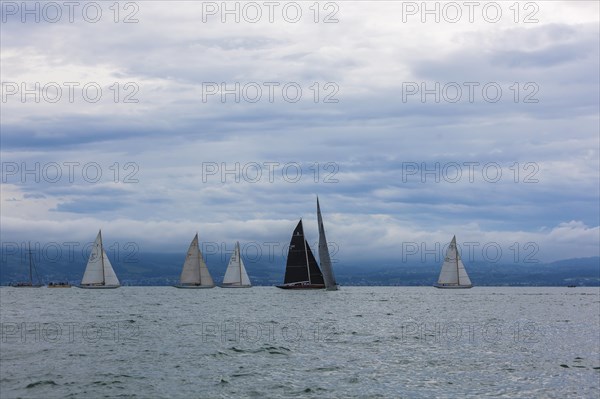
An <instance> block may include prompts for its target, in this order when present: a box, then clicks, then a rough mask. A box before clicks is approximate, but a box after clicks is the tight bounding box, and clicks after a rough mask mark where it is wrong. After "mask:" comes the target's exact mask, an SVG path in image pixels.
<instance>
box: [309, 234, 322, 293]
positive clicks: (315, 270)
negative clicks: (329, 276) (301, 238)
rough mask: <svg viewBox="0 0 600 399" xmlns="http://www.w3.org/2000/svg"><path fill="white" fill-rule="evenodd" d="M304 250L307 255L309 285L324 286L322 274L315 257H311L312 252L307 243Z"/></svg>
mask: <svg viewBox="0 0 600 399" xmlns="http://www.w3.org/2000/svg"><path fill="white" fill-rule="evenodd" d="M305 242H306V241H305ZM306 250H307V254H308V268H309V269H310V283H311V284H325V282H324V281H323V273H321V269H319V265H318V264H317V260H316V259H315V256H314V255H313V253H312V251H311V250H310V247H309V246H308V242H306Z"/></svg>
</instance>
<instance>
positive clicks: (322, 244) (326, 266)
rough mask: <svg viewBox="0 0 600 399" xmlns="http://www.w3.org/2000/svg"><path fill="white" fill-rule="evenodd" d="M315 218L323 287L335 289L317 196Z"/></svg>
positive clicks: (336, 288)
mask: <svg viewBox="0 0 600 399" xmlns="http://www.w3.org/2000/svg"><path fill="white" fill-rule="evenodd" d="M317 220H318V222H319V262H320V263H321V269H322V270H323V277H324V280H325V287H326V288H327V291H337V290H338V289H339V286H338V285H337V283H336V282H335V276H334V275H333V268H332V267H331V258H330V257H329V248H328V247H327V238H326V237H325V227H323V218H322V217H321V207H320V206H319V197H317Z"/></svg>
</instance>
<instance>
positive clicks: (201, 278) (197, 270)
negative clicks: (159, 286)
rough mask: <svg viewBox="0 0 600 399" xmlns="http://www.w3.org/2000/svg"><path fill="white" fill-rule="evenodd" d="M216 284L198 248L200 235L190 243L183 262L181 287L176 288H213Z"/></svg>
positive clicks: (180, 278) (180, 279)
mask: <svg viewBox="0 0 600 399" xmlns="http://www.w3.org/2000/svg"><path fill="white" fill-rule="evenodd" d="M214 286H215V283H214V282H213V279H212V277H211V276H210V273H209V271H208V268H207V267H206V262H204V259H203V258H202V252H200V247H199V246H198V233H196V235H195V236H194V239H193V240H192V242H191V243H190V247H189V248H188V251H187V256H186V257H185V261H184V262H183V270H182V271H181V276H180V277H179V285H176V286H175V287H176V288H213V287H214Z"/></svg>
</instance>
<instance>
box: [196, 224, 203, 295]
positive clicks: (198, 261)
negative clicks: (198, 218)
mask: <svg viewBox="0 0 600 399" xmlns="http://www.w3.org/2000/svg"><path fill="white" fill-rule="evenodd" d="M196 235H198V233H196ZM196 245H197V246H198V257H197V258H196V263H197V264H198V285H202V265H201V264H200V256H201V255H200V243H198V242H196Z"/></svg>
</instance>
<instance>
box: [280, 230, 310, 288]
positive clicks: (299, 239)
mask: <svg viewBox="0 0 600 399" xmlns="http://www.w3.org/2000/svg"><path fill="white" fill-rule="evenodd" d="M299 281H308V269H307V268H306V253H305V252H304V229H303V228H302V220H300V221H299V222H298V225H297V226H296V228H295V229H294V232H293V233H292V239H291V240H290V248H289V250H288V257H287V263H286V265H285V278H284V281H283V283H284V284H288V283H296V282H299Z"/></svg>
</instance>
